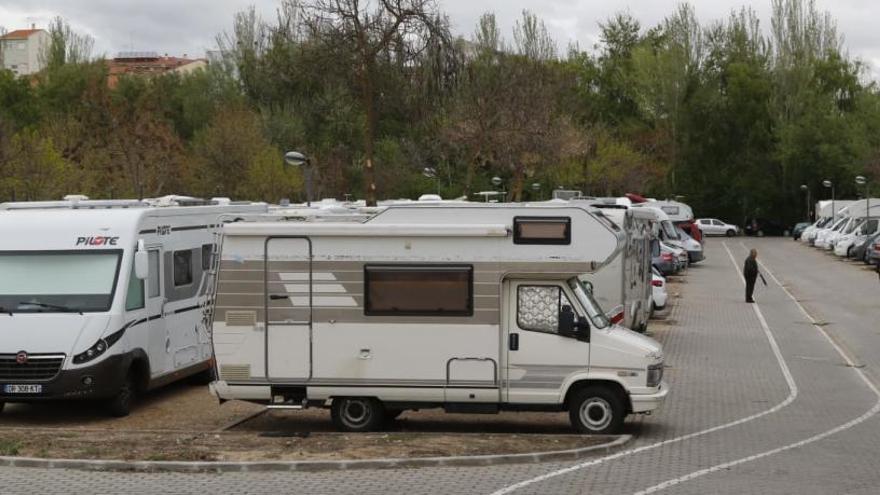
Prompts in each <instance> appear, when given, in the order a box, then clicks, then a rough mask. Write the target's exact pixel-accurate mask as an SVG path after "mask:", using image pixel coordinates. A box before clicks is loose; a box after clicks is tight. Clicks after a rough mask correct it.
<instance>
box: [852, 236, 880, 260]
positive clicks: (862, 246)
mask: <svg viewBox="0 0 880 495" xmlns="http://www.w3.org/2000/svg"><path fill="white" fill-rule="evenodd" d="M875 242H880V232H874V233H873V234H871V235H867V236H865V237H864V238H863V239H861V240H857V241H856V242H855V244H853V249H852V257H853V258H854V259H857V260H860V261H863V262H865V264H868V263H870V261H869V260H868V254H869V251H868V249H869V248H870V247H871V246H873V245H874V243H875Z"/></svg>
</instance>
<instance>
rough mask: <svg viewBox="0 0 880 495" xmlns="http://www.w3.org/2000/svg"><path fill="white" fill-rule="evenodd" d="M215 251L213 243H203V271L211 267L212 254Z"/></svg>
mask: <svg viewBox="0 0 880 495" xmlns="http://www.w3.org/2000/svg"><path fill="white" fill-rule="evenodd" d="M213 253H214V245H213V244H204V245H202V271H208V270H210V269H211V255H212V254H213Z"/></svg>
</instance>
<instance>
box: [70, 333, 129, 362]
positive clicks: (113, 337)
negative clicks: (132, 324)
mask: <svg viewBox="0 0 880 495" xmlns="http://www.w3.org/2000/svg"><path fill="white" fill-rule="evenodd" d="M124 333H125V329H124V328H123V329H122V330H120V331H118V332H116V333H113V334H110V335H108V336H106V337H104V338H103V339H99V340H98V341H97V342H95V345H93V346H91V347H89V348H88V349H86V351H85V352H81V353H79V354H77V355H76V356H73V363H74V364H83V363H88V362H89V361H91V360H93V359H95V358H97V357H98V356H100V355H101V354H104V353H105V352H107V349H109V348H111V347H113V344H115V343H116V342H118V341H119V339H121V338H122V334H124Z"/></svg>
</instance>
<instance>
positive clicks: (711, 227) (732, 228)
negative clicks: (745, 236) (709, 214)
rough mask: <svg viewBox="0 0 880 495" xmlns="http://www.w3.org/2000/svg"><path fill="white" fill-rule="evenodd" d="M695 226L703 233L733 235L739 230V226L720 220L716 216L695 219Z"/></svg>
mask: <svg viewBox="0 0 880 495" xmlns="http://www.w3.org/2000/svg"><path fill="white" fill-rule="evenodd" d="M697 226H698V227H700V230H701V231H703V234H705V235H726V236H727V237H733V236H735V235H737V234H739V232H740V228H739V227H737V226H736V225H733V224H730V223H727V222H722V221H721V220H718V219H717V218H700V219H698V220H697Z"/></svg>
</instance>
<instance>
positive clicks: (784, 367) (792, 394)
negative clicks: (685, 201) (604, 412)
mask: <svg viewBox="0 0 880 495" xmlns="http://www.w3.org/2000/svg"><path fill="white" fill-rule="evenodd" d="M724 249H727V243H726V242H724ZM727 254H728V255H729V256H730V259H731V260H733V254H731V253H730V250H729V249H727ZM734 265H736V262H735V261H734ZM737 273H739V272H738V271H737ZM739 277H740V280H741V281H743V283H745V280H744V279H743V278H742V274H740V275H739ZM753 308H754V310H755V314H757V315H758V321H759V322H760V323H761V328H762V329H763V331H764V335H765V336H766V337H767V340H768V341H769V343H770V349H771V350H772V351H773V355H774V356H775V357H776V361H777V362H778V363H779V369H780V370H781V371H782V376H783V377H784V378H785V383H786V384H787V385H788V397H786V398H785V400H783V401H782V402H780V403H779V404H777V405H775V406H773V407H771V408H770V409H766V410H764V411H761V412H759V413H755V414H752V415H750V416H746V417H744V418H741V419H737V420H735V421H731V422H729V423H724V424H722V425H718V426H714V427H712V428H707V429H705V430H700V431H697V432H694V433H689V434H687V435H681V436H678V437H675V438H670V439H668V440H663V441H662V442H656V443H652V444H649V445H644V446H642V447H637V448H634V449H628V450H624V451H621V452H618V453H616V454H611V455H608V456H605V457H599V458H597V459H592V460H589V461H586V462H582V463H579V464H575V465H574V466H570V467H567V468H564V469H559V470H557V471H551V472H549V473H546V474H543V475H541V476H536V477H534V478H531V479H527V480H524V481H520V482H519V483H515V484H513V485H510V486H507V487H504V488H502V489H500V490H497V491H495V492H493V493H492V495H504V494H507V493H512V492H514V491H516V490H519V489H520V488H525V487H527V486H530V485H533V484H535V483H540V482H542V481H545V480H548V479H551V478H555V477H557V476H561V475H563V474H568V473H571V472H574V471H579V470H581V469H586V468H589V467H593V466H598V465H599V464H603V463H606V462H608V461H613V460H615V459H620V458H622V457H627V456H630V455H634V454H639V453H642V452H646V451H649V450H653V449H656V448H659V447H663V446H666V445H669V444H673V443H678V442H683V441H685V440H690V439H692V438H696V437H701V436H703V435H708V434H710V433H715V432H717V431H721V430H726V429H728V428H732V427H734V426H739V425H741V424H744V423H748V422H750V421H754V420H756V419H758V418H761V417H764V416H766V415H768V414H773V413H775V412H777V411H779V410H780V409H782V408H784V407H786V406H788V405H789V404H791V403H792V402H793V401H794V400H795V398H797V395H798V388H797V384H796V383H795V381H794V377H792V375H791V370H789V369H788V364H787V363H786V362H785V359H784V358H783V357H782V352H781V351H780V350H779V345H778V344H777V343H776V339H775V338H773V334H772V333H771V332H770V328H769V327H768V326H767V322H766V320H764V315H763V314H761V312H760V310H759V309H758V306H757V305H753Z"/></svg>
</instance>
